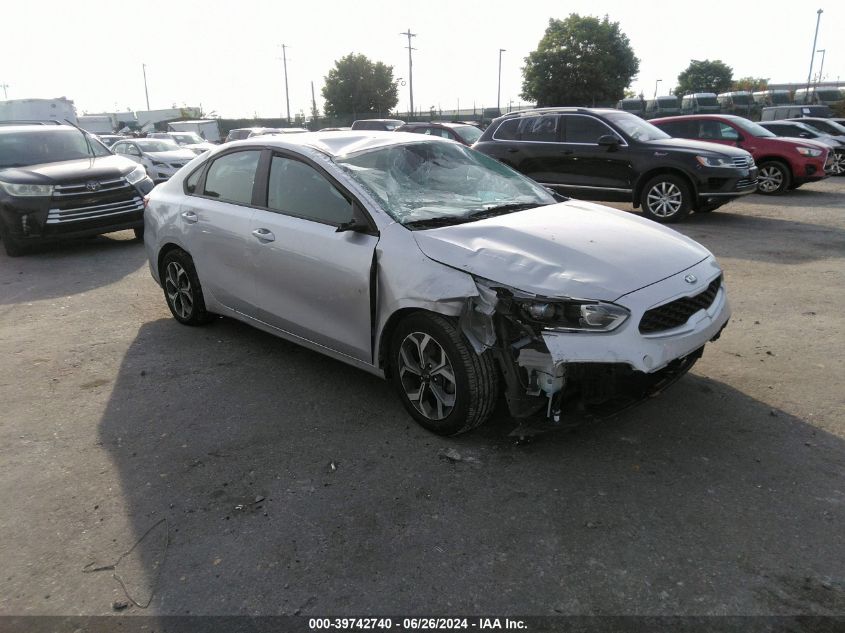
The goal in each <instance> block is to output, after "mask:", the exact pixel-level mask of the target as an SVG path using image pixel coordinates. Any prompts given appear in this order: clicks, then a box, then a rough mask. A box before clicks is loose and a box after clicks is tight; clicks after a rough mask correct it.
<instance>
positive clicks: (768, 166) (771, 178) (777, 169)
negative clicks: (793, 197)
mask: <svg viewBox="0 0 845 633" xmlns="http://www.w3.org/2000/svg"><path fill="white" fill-rule="evenodd" d="M757 167H758V168H759V170H760V171H759V175H758V176H757V193H761V194H763V195H764V196H779V195H781V194H783V193H785V192H787V191H789V188H790V186H791V184H792V174H791V173H790V171H789V167H787V166H786V165H784V164H783V163H782V162H780V161H777V160H764V161H763V162H762V163H760V164H759V165H757Z"/></svg>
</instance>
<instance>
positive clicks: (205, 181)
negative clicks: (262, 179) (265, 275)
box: [179, 149, 261, 316]
mask: <svg viewBox="0 0 845 633" xmlns="http://www.w3.org/2000/svg"><path fill="white" fill-rule="evenodd" d="M260 157H261V150H260V149H245V150H239V151H234V152H228V153H225V154H222V155H220V156H218V157H217V158H215V159H214V161H212V163H211V164H210V165H209V166H208V167H207V168H205V169H204V171H202V173H201V174H196V175H198V176H199V178H198V179H197V183H196V185H193V184H192V181H193V177H194V176H195V174H191V176H189V177H188V179H187V181H186V193H187V194H188V195H187V196H185V198H184V202H183V203H182V207H181V209H180V216H179V221H180V222H181V223H182V232H183V235H184V236H185V242H186V245H187V248H188V252H189V253H190V255H191V257H192V258H193V260H194V264H195V265H196V268H197V274H198V276H199V278H200V282H201V283H202V287H203V291H205V292H210V293H211V294H212V295H213V296H214V298H215V299H216V300H217V301H218V302H220V303H222V304H223V305H224V306H226V307H228V308H231V309H232V310H236V311H237V312H240V313H242V314H246V315H249V316H255V308H254V306H253V305H252V303H251V299H252V297H253V294H254V292H253V280H252V257H253V252H252V246H253V240H254V238H253V237H252V236H251V235H250V221H251V219H252V216H253V215H254V213H255V208H254V207H253V198H254V194H255V181H256V172H257V169H258V163H259V159H260ZM191 187H193V188H194V189H193V190H191Z"/></svg>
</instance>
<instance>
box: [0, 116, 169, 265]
mask: <svg viewBox="0 0 845 633" xmlns="http://www.w3.org/2000/svg"><path fill="white" fill-rule="evenodd" d="M152 188H153V182H152V181H151V180H150V179H149V178H148V177H147V174H146V172H145V171H144V168H143V167H142V166H141V165H138V164H137V163H135V162H133V161H131V160H129V159H128V158H123V157H121V156H115V155H114V154H112V153H111V151H109V150H108V149H107V148H106V147H105V146H104V145H103V144H102V143H100V142H99V141H97V140H96V139H93V138H91V136H89V135H88V134H87V133H85V132H83V131H82V130H80V129H79V128H76V127H72V126H68V125H13V126H0V238H2V240H3V246H4V247H5V249H6V253H7V254H8V255H9V256H11V257H15V256H17V255H21V254H23V252H24V251H25V250H26V248H27V246H28V245H30V244H35V243H38V242H48V241H55V240H60V239H63V238H69V237H82V236H86V235H99V234H101V233H109V232H111V231H120V230H123V229H135V235H136V237H138V238H140V237H141V236H143V231H144V202H143V197H144V195H146V194H147V193H149V192H150V191H152Z"/></svg>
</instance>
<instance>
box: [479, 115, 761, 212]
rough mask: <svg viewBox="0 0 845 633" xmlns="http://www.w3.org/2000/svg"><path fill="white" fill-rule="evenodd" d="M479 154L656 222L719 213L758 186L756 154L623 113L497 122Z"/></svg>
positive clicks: (481, 141) (574, 193)
mask: <svg viewBox="0 0 845 633" xmlns="http://www.w3.org/2000/svg"><path fill="white" fill-rule="evenodd" d="M473 148H474V149H477V150H479V151H481V152H484V153H485V154H487V155H488V156H492V157H493V158H496V159H498V160H500V161H501V162H503V163H505V164H507V165H510V166H511V167H513V168H515V169H516V170H517V171H521V172H522V173H523V174H525V175H526V176H528V177H530V178H533V179H534V180H536V181H537V182H539V183H540V184H542V185H545V186H546V187H549V188H550V189H553V190H555V191H558V192H561V193H566V194H567V195H572V196H574V197H577V198H586V199H591V200H614V201H620V202H633V204H634V206H635V207H640V206H641V207H642V209H643V212H644V213H645V215H646V216H647V217H649V218H651V219H652V220H655V221H657V222H677V221H679V220H682V219H683V218H684V217H685V216H686V215H687V214H688V213H689V212H690V211H691V210H695V211H698V212H706V211H713V210H714V209H716V208H717V207H720V206H722V205H723V204H725V203H726V202H728V201H730V200H732V199H734V198H736V197H738V196H743V195H746V194H749V193H753V192H754V190H755V189H756V188H757V167H756V165H755V164H754V159H753V158H752V157H751V154H749V153H748V152H746V151H745V150H742V149H737V148H735V147H723V146H717V145H715V144H713V143H704V142H699V141H689V140H686V139H677V138H671V137H670V136H669V135H668V134H666V133H665V132H662V131H661V130H659V129H657V128H656V127H654V126H653V125H651V124H650V123H648V122H646V121H643V120H642V119H641V118H639V117H637V116H634V115H633V114H629V113H628V112H622V111H619V110H598V109H588V108H541V109H537V110H528V111H523V112H519V113H514V114H509V115H506V116H503V117H501V118H498V119H496V120H495V121H493V123H492V124H491V125H490V127H488V128H487V129H486V130H485V131H484V134H482V136H481V138H480V139H479V140H478V142H477V143H475V145H473Z"/></svg>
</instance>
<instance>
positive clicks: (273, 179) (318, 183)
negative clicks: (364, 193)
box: [267, 156, 352, 225]
mask: <svg viewBox="0 0 845 633" xmlns="http://www.w3.org/2000/svg"><path fill="white" fill-rule="evenodd" d="M267 206H268V207H269V208H270V209H273V210H274V211H279V212H281V213H284V214H286V215H293V216H297V217H300V218H305V219H306V220H313V221H315V222H322V223H324V224H332V225H338V224H342V223H344V222H349V221H350V220H352V202H351V201H350V200H349V199H348V198H347V197H346V196H344V195H343V194H342V193H341V192H340V191H338V189H337V188H336V187H335V186H334V185H332V183H330V182H329V181H328V180H327V179H326V177H325V176H323V175H322V174H321V173H320V172H318V171H317V170H316V169H314V168H313V167H311V166H310V165H306V164H305V163H302V162H300V161H298V160H293V159H291V158H285V157H284V156H273V161H272V163H271V164H270V181H269V183H268V189H267Z"/></svg>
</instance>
